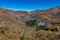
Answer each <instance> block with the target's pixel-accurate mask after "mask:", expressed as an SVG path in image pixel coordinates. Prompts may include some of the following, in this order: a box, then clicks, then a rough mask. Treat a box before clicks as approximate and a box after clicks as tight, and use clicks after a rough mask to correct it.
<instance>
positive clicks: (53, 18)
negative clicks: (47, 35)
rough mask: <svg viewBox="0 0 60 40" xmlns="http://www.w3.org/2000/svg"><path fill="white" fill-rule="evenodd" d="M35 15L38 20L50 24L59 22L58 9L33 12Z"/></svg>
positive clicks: (59, 9) (59, 10)
mask: <svg viewBox="0 0 60 40" xmlns="http://www.w3.org/2000/svg"><path fill="white" fill-rule="evenodd" d="M32 13H35V14H36V15H37V16H38V17H39V18H40V19H41V18H43V19H47V20H49V21H50V22H60V21H59V20H60V18H59V17H60V7H54V8H51V9H48V10H35V11H33V12H32Z"/></svg>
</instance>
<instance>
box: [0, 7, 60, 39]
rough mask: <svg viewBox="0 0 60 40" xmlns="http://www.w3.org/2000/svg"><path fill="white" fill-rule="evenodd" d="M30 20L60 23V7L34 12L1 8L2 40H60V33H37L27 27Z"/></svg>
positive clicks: (0, 28) (41, 31)
mask: <svg viewBox="0 0 60 40" xmlns="http://www.w3.org/2000/svg"><path fill="white" fill-rule="evenodd" d="M29 20H37V21H49V22H59V23H60V7H55V8H51V9H48V10H36V11H32V12H27V11H13V10H8V9H3V8H0V40H60V32H51V31H45V30H39V31H36V28H34V27H35V26H34V27H28V26H26V24H25V22H26V21H29Z"/></svg>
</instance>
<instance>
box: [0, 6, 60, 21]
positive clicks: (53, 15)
mask: <svg viewBox="0 0 60 40" xmlns="http://www.w3.org/2000/svg"><path fill="white" fill-rule="evenodd" d="M0 12H1V13H0V14H2V13H5V14H7V15H9V16H13V15H15V17H16V18H17V19H19V20H21V21H24V22H25V21H29V20H37V19H38V18H39V19H42V18H43V19H47V20H49V21H51V22H60V7H59V6H57V7H54V8H51V9H48V10H35V11H31V12H28V11H14V10H8V9H4V8H0Z"/></svg>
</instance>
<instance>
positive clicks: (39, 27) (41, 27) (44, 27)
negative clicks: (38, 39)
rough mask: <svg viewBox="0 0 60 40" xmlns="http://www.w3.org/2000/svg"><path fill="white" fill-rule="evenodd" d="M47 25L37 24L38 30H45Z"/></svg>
mask: <svg viewBox="0 0 60 40" xmlns="http://www.w3.org/2000/svg"><path fill="white" fill-rule="evenodd" d="M46 28H47V27H46V26H43V25H41V26H38V25H37V26H36V31H38V30H45V29H46Z"/></svg>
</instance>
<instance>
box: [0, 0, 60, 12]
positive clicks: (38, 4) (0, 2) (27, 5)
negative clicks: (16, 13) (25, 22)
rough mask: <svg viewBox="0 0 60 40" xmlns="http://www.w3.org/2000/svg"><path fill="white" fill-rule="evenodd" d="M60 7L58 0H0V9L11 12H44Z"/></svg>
mask: <svg viewBox="0 0 60 40" xmlns="http://www.w3.org/2000/svg"><path fill="white" fill-rule="evenodd" d="M56 6H60V0H0V8H7V9H11V10H27V11H30V10H35V9H40V10H42V9H43V10H45V9H49V8H52V7H56Z"/></svg>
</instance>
